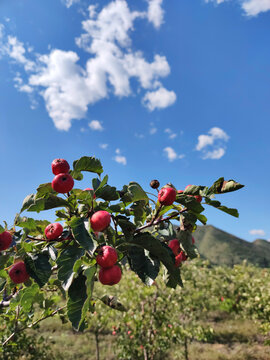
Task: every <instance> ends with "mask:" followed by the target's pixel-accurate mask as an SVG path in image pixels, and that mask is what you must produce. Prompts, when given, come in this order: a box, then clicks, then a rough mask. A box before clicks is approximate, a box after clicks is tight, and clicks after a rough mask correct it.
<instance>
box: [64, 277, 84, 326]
mask: <svg viewBox="0 0 270 360" xmlns="http://www.w3.org/2000/svg"><path fill="white" fill-rule="evenodd" d="M86 280H87V278H86V276H85V275H83V274H80V275H79V276H78V277H77V278H76V279H74V280H73V282H72V284H71V286H70V288H69V289H68V302H67V315H68V318H69V320H70V322H71V323H72V326H73V327H74V328H75V329H76V330H79V327H80V324H81V319H82V315H83V314H82V310H83V305H84V303H85V301H86V299H87V292H86V291H87V288H86V284H85V282H86Z"/></svg>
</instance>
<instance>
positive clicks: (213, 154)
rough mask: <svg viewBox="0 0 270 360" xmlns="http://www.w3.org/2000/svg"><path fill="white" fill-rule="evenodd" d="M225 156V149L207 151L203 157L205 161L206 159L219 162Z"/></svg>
mask: <svg viewBox="0 0 270 360" xmlns="http://www.w3.org/2000/svg"><path fill="white" fill-rule="evenodd" d="M223 155H225V149H223V148H218V149H216V150H212V151H207V152H206V153H205V154H204V155H203V157H202V158H203V160H206V159H211V160H218V159H221V158H222V156H223Z"/></svg>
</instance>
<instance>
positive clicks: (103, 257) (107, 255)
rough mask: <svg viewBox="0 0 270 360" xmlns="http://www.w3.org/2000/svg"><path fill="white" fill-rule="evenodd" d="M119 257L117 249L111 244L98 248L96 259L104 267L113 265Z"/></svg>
mask: <svg viewBox="0 0 270 360" xmlns="http://www.w3.org/2000/svg"><path fill="white" fill-rule="evenodd" d="M117 259H118V255H117V251H116V250H115V249H114V248H112V247H111V246H102V248H100V249H99V250H98V255H97V257H96V261H97V263H98V265H100V266H101V267H103V268H109V267H112V266H113V265H114V264H115V263H116V262H117Z"/></svg>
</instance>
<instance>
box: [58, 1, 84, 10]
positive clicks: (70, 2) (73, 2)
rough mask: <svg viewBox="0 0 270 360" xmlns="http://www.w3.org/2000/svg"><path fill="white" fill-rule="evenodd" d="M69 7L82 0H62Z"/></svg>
mask: <svg viewBox="0 0 270 360" xmlns="http://www.w3.org/2000/svg"><path fill="white" fill-rule="evenodd" d="M62 1H63V3H64V4H65V5H66V7H67V8H70V7H71V6H72V5H73V4H76V3H78V2H79V1H80V0H62Z"/></svg>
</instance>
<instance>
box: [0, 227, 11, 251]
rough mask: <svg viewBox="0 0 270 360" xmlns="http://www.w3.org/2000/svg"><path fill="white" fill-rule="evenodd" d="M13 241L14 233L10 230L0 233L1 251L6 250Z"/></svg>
mask: <svg viewBox="0 0 270 360" xmlns="http://www.w3.org/2000/svg"><path fill="white" fill-rule="evenodd" d="M11 243H12V235H11V234H10V232H9V231H4V232H2V233H1V234H0V251H3V250H6V249H8V248H9V247H10V245H11Z"/></svg>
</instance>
